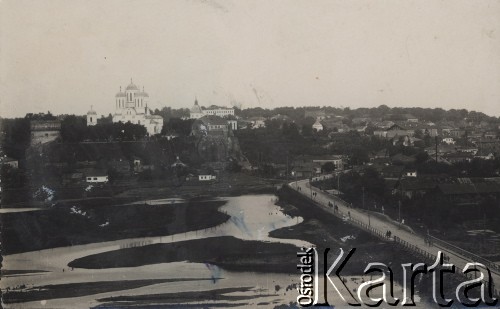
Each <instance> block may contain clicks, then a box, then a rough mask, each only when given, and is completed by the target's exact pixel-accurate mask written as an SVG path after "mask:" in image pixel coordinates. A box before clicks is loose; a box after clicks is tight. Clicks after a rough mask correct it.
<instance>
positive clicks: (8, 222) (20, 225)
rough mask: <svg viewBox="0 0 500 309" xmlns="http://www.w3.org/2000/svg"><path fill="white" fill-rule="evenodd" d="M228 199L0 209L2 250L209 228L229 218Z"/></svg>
mask: <svg viewBox="0 0 500 309" xmlns="http://www.w3.org/2000/svg"><path fill="white" fill-rule="evenodd" d="M224 203H225V202H224V201H200V200H193V201H186V202H185V203H177V204H164V205H148V204H146V202H145V203H144V204H135V205H132V204H126V205H112V206H108V205H106V204H105V203H102V201H101V202H98V203H91V202H87V203H82V204H76V205H73V206H70V205H71V204H68V205H59V206H56V207H52V208H49V209H46V210H43V211H33V212H19V213H7V214H0V220H1V222H2V254H3V255H9V254H14V253H21V252H28V251H35V250H42V249H48V248H57V247H68V246H75V245H81V244H89V243H96V242H104V241H110V240H118V239H126V238H137V237H150V236H166V235H174V234H178V233H184V232H188V231H192V230H197V229H205V228H210V227H213V226H216V225H219V224H222V223H223V222H225V221H227V220H228V219H229V216H228V215H227V214H224V213H221V212H219V211H218V209H219V207H220V206H222V205H223V204H224ZM82 231H83V232H82Z"/></svg>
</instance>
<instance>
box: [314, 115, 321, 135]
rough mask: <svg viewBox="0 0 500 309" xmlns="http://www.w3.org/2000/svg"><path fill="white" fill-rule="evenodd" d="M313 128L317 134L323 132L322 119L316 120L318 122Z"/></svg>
mask: <svg viewBox="0 0 500 309" xmlns="http://www.w3.org/2000/svg"><path fill="white" fill-rule="evenodd" d="M312 128H313V130H316V131H317V132H319V131H323V125H322V124H321V122H320V117H318V118H316V122H315V123H314V124H313V125H312Z"/></svg>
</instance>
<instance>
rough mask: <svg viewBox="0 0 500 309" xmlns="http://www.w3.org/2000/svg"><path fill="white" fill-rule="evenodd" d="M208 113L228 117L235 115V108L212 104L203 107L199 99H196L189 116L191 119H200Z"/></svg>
mask: <svg viewBox="0 0 500 309" xmlns="http://www.w3.org/2000/svg"><path fill="white" fill-rule="evenodd" d="M206 115H212V116H219V117H223V118H225V117H227V116H234V108H227V107H220V106H215V105H212V106H210V107H209V108H206V109H202V108H201V106H200V105H198V100H197V99H195V101H194V105H193V107H191V109H190V111H189V118H191V119H199V118H201V117H203V116H206Z"/></svg>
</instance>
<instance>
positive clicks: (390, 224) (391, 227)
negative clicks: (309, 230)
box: [289, 176, 500, 295]
mask: <svg viewBox="0 0 500 309" xmlns="http://www.w3.org/2000/svg"><path fill="white" fill-rule="evenodd" d="M329 177H331V176H322V177H317V178H313V181H314V180H320V179H324V178H329ZM289 186H290V187H291V188H292V189H294V190H296V191H297V192H299V193H301V194H302V195H304V196H305V197H307V198H309V199H312V200H313V201H314V202H316V204H319V205H320V206H322V207H323V208H324V209H325V210H326V211H328V212H330V213H332V214H333V215H336V216H339V215H340V217H344V218H345V220H349V219H350V221H353V224H354V221H358V222H361V223H364V225H366V226H369V227H370V229H374V230H376V231H378V234H379V235H385V234H386V232H387V231H390V232H391V239H394V238H399V239H401V240H403V241H405V242H407V243H409V244H411V245H413V246H415V247H417V248H418V249H420V250H422V251H424V252H426V253H427V254H429V255H432V256H436V255H437V253H438V251H442V252H443V254H444V255H445V256H446V257H448V258H449V261H448V262H449V263H452V264H453V265H455V266H456V267H457V268H460V270H458V269H457V271H461V269H463V267H464V266H465V264H467V263H471V262H479V261H475V260H471V259H470V258H467V257H465V256H463V255H462V254H461V253H459V250H451V249H449V248H445V247H443V246H440V245H437V244H432V245H429V244H428V243H427V242H426V240H425V237H424V236H422V235H417V234H415V233H412V232H411V231H410V230H409V229H407V228H402V227H401V225H400V224H399V223H398V222H395V221H385V220H382V219H380V218H378V217H375V216H370V214H369V213H366V212H364V211H362V210H360V209H355V208H352V207H350V205H349V204H348V203H347V202H345V201H343V200H341V199H340V198H338V197H336V196H333V195H331V194H328V193H326V192H323V191H321V190H320V189H318V188H316V187H313V186H310V183H309V179H303V180H296V181H293V182H290V183H289ZM329 203H331V204H332V205H336V206H337V207H338V211H337V212H335V210H334V207H331V206H329ZM457 249H458V248H457ZM493 267H495V269H492V268H491V267H490V268H489V269H490V271H491V275H492V279H493V283H494V285H493V288H494V291H495V295H499V290H498V289H499V287H500V284H499V282H500V268H499V267H498V265H496V264H495V265H493ZM485 276H487V275H485Z"/></svg>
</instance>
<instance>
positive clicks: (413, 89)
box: [0, 0, 500, 117]
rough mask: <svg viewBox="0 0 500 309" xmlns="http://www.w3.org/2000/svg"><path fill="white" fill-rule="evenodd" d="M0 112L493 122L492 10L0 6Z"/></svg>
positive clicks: (183, 2) (464, 4) (495, 44)
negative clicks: (421, 112)
mask: <svg viewBox="0 0 500 309" xmlns="http://www.w3.org/2000/svg"><path fill="white" fill-rule="evenodd" d="M0 1H1V2H0V116H1V117H15V116H21V117H22V116H24V115H25V114H26V113H29V112H34V113H37V112H47V111H49V110H50V111H51V112H52V113H53V114H80V115H83V114H85V113H86V112H87V111H88V110H89V109H90V106H91V105H93V109H94V110H96V111H97V112H98V113H99V114H104V115H107V114H109V113H113V112H114V109H115V100H114V96H115V94H116V93H117V92H118V91H119V87H120V86H122V87H126V86H127V85H128V84H129V83H130V79H131V78H132V79H133V82H134V84H136V85H138V86H140V87H141V88H142V87H143V86H144V88H145V91H146V92H148V93H149V96H150V104H149V107H150V108H153V109H155V108H160V109H161V108H162V107H164V106H170V107H172V108H181V107H187V108H189V107H191V106H192V105H193V102H194V99H195V97H196V98H197V99H198V101H199V103H200V104H201V105H205V106H208V105H211V104H216V105H221V106H231V105H232V104H238V105H239V104H241V106H242V107H243V108H249V107H262V108H273V107H278V106H335V107H350V108H357V107H376V106H379V105H382V104H386V105H388V106H390V107H395V106H403V107H431V108H434V107H442V108H444V109H452V108H455V109H461V108H466V109H469V110H476V111H482V112H484V113H486V114H489V115H493V116H500V42H499V38H500V1H499V0H497V1H488V0H481V1H478V0H467V1H464V0H443V1H440V0H432V1H429V0H427V1H426V0H415V1H410V0H392V1H391V0H380V1H373V0H366V1H365V0H342V1H339V0H328V1H322V0H315V1H310V0H286V1H285V0H273V1H269V0H255V1H250V0H168V1H163V0H158V1H157V0H137V1H135V0H85V1H83V0H72V1H66V0H43V1H42V0H31V1H27V0H3V1H2V0H0Z"/></svg>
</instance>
